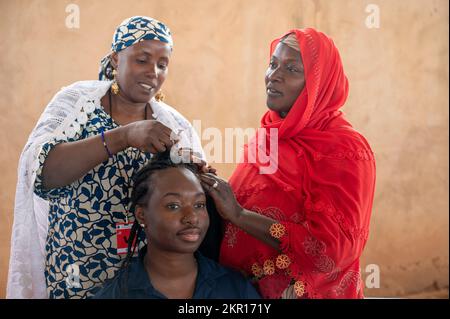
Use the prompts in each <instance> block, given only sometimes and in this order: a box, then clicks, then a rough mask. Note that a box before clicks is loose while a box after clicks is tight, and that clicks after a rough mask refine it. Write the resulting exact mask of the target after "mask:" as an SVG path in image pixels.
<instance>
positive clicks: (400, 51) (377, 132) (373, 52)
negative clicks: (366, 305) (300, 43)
mask: <svg viewBox="0 0 450 319" xmlns="http://www.w3.org/2000/svg"><path fill="white" fill-rule="evenodd" d="M71 3H74V4H77V5H78V6H79V8H80V28H78V29H69V28H67V27H66V25H65V21H66V17H67V16H68V15H69V13H66V12H65V9H66V6H67V5H69V4H71ZM371 3H373V4H376V5H378V7H379V8H380V18H381V19H380V22H381V25H380V28H378V29H377V28H374V29H369V28H367V27H366V24H365V20H366V17H367V16H368V15H369V13H367V12H365V8H366V6H367V5H368V4H371ZM448 9H449V8H448V1H447V0H432V1H430V0H401V1H397V0H372V1H365V0H317V1H312V0H278V1H269V0H267V1H266V0H242V1H238V0H228V1H218V0H191V1H179V0H158V1H151V0H148V1H143V0H142V1H139V0H135V1H131V0H130V1H118V0H109V1H100V0H96V1H91V0H89V1H87V0H77V1H75V0H74V1H64V0H61V1H56V0H17V1H16V0H15V1H8V0H0V31H1V34H2V40H1V41H0V147H1V148H0V167H1V172H2V176H3V178H2V183H1V191H0V214H1V215H0V218H1V219H0V221H1V223H0V229H1V230H0V297H4V295H5V286H6V276H7V269H8V262H9V242H10V234H11V225H12V222H13V203H14V193H15V184H16V175H17V163H18V158H19V156H20V152H21V150H22V148H23V146H24V144H25V142H26V139H27V137H28V134H29V133H30V131H31V130H32V128H33V127H34V125H35V123H36V121H37V119H38V117H39V115H40V114H41V112H42V111H43V109H44V107H45V106H46V104H47V103H48V102H49V100H50V99H51V98H52V96H53V95H54V94H55V93H56V92H57V91H58V90H59V89H60V88H61V87H62V86H64V85H68V84H70V83H72V82H74V81H78V80H87V79H96V77H97V71H98V62H99V60H100V59H101V57H102V56H104V55H105V54H106V53H107V52H108V50H109V48H110V43H111V38H112V34H113V32H114V30H115V27H116V26H117V25H118V24H119V23H120V22H121V21H122V20H123V19H124V18H126V17H129V16H132V15H148V16H152V17H154V18H157V19H160V20H161V21H163V22H165V23H167V24H168V25H169V27H170V28H171V30H172V33H173V36H174V42H175V47H174V54H173V56H172V60H171V64H170V74H169V77H168V80H167V82H166V84H165V86H164V91H165V93H166V96H167V99H166V101H167V102H168V103H169V104H171V105H173V106H175V107H176V108H177V109H178V110H179V111H180V112H181V113H183V114H184V115H185V116H186V117H187V118H188V119H189V120H191V121H192V120H194V119H197V120H201V121H202V126H203V127H217V128H218V129H220V130H221V131H222V132H224V129H225V128H227V127H228V128H234V127H240V128H248V127H254V128H256V127H258V124H259V120H260V117H261V115H262V114H263V112H264V111H265V103H264V101H265V92H264V72H265V68H266V66H267V63H268V48H269V43H270V41H271V40H272V39H273V38H275V37H277V36H279V35H281V34H283V33H284V32H285V31H287V30H288V29H290V28H293V27H300V28H302V27H308V26H310V27H315V28H318V29H319V30H321V31H323V32H325V33H327V34H328V35H330V36H331V37H332V38H333V39H334V41H335V43H336V45H337V46H338V48H339V49H340V52H341V56H342V59H343V62H344V67H345V70H346V73H347V76H348V78H349V81H350V96H349V99H348V101H347V103H346V105H345V107H344V112H345V113H346V115H347V117H348V119H349V120H350V121H351V122H352V123H353V125H354V126H355V128H356V129H358V130H359V131H360V132H362V133H363V134H364V135H365V136H366V138H367V139H368V140H369V142H370V143H371V145H372V148H373V150H374V152H375V154H376V159H377V189H376V196H375V203H374V208H373V218H372V223H371V234H370V238H369V242H368V245H367V247H366V250H365V253H364V256H363V259H362V267H363V269H362V270H363V272H364V270H365V266H366V265H369V264H376V265H378V266H379V267H380V271H381V277H380V282H381V287H380V288H379V289H367V288H366V289H365V293H366V295H367V296H426V297H433V296H434V297H436V296H440V297H442V296H443V297H447V298H448V270H449V268H448V251H449V247H448V235H449V233H448V225H449V224H448V208H449V205H448V203H449V201H448V199H449V198H448V186H449V184H448V182H449V180H448V176H449V175H448V173H449V171H448V138H449V135H448V132H449V131H448V129H449V127H448V102H449V101H448V84H449V83H448V82H449V81H448V79H449V77H448V76H449V72H448V71H449V65H448V31H449V30H448V23H449V20H448ZM206 143H208V140H204V141H203V144H204V145H205V144H206ZM214 166H215V167H217V168H218V169H219V173H220V174H221V175H223V176H225V177H229V176H230V174H231V172H232V170H233V168H234V166H235V164H214ZM363 274H364V273H363ZM363 278H364V276H363ZM417 294H419V295H417Z"/></svg>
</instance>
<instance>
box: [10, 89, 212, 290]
mask: <svg viewBox="0 0 450 319" xmlns="http://www.w3.org/2000/svg"><path fill="white" fill-rule="evenodd" d="M111 83H112V82H111V81H81V82H76V83H74V84H72V85H70V86H68V87H63V88H62V89H61V90H60V91H59V92H58V93H57V94H56V95H55V96H54V97H53V99H52V100H51V101H50V103H49V104H48V105H47V107H46V108H45V110H44V112H43V113H42V115H41V117H40V118H39V120H38V122H37V124H36V127H35V128H34V129H33V131H32V132H31V134H30V136H29V138H28V141H27V143H26V145H25V148H24V149H23V151H22V154H21V156H20V160H19V166H18V181H17V188H16V198H15V206H14V224H13V229H12V236H11V255H10V262H9V272H8V284H7V290H6V297H7V298H48V294H47V288H46V282H45V276H44V270H45V242H46V238H47V233H48V213H49V209H50V207H49V202H48V201H46V200H44V199H42V198H40V197H39V196H37V195H36V194H35V193H34V182H35V179H36V171H37V170H38V168H39V160H38V156H39V154H40V152H41V150H42V147H43V145H44V144H45V143H47V142H49V141H51V140H53V139H55V138H56V139H57V140H61V141H67V140H68V139H69V138H71V137H74V136H75V134H76V133H77V132H78V131H79V130H80V129H82V128H83V126H84V125H85V124H86V122H87V120H88V116H89V114H90V113H92V112H93V111H94V110H95V109H96V108H101V105H100V99H101V98H102V97H103V96H104V95H105V94H106V92H107V91H108V89H109V87H110V86H111ZM150 104H151V106H152V109H153V112H154V113H153V115H154V117H155V118H156V120H158V121H160V122H162V123H163V124H165V125H166V126H168V127H169V128H171V129H172V130H173V131H175V132H176V133H178V132H180V130H181V131H182V133H181V141H180V142H179V143H177V144H176V146H177V148H180V147H190V148H192V149H193V150H194V151H195V152H197V153H199V154H201V157H202V158H203V159H205V155H204V153H203V150H202V148H201V143H200V140H199V139H198V136H197V134H196V133H195V132H194V130H193V128H192V126H191V125H190V124H189V122H188V121H187V120H186V119H185V118H184V117H183V116H182V115H181V114H180V113H178V112H177V111H176V110H174V109H173V108H171V107H170V106H168V105H167V104H165V103H162V102H157V101H156V100H154V99H152V100H151V101H150Z"/></svg>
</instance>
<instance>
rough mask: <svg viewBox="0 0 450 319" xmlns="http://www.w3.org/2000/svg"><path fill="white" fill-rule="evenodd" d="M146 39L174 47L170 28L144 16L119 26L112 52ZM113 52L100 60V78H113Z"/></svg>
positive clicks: (131, 19) (125, 21)
mask: <svg viewBox="0 0 450 319" xmlns="http://www.w3.org/2000/svg"><path fill="white" fill-rule="evenodd" d="M144 40H158V41H161V42H164V43H167V44H169V45H170V48H172V47H173V41H172V35H171V33H170V30H169V28H168V27H167V26H166V25H165V24H164V23H162V22H160V21H158V20H156V19H153V18H149V17H143V16H136V17H131V18H128V19H125V20H124V21H122V23H121V24H120V25H119V26H118V27H117V29H116V32H115V33H114V36H113V42H112V45H111V51H112V52H120V51H122V50H124V49H126V48H128V47H130V46H132V45H133V44H136V43H138V42H140V41H144ZM112 52H111V53H109V54H108V55H107V56H105V57H104V58H103V59H102V60H101V62H100V71H99V74H98V77H99V80H112V79H113V75H112V71H113V67H112V65H111V54H112Z"/></svg>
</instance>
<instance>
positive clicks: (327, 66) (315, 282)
mask: <svg viewBox="0 0 450 319" xmlns="http://www.w3.org/2000/svg"><path fill="white" fill-rule="evenodd" d="M290 33H295V35H296V37H297V40H298V43H299V46H300V51H301V53H300V54H301V58H302V61H303V64H304V72H305V83H306V84H305V87H304V89H303V90H302V92H301V93H300V95H299V97H298V98H297V100H296V101H295V103H294V105H293V106H292V108H291V109H290V111H289V113H288V114H287V116H286V117H285V118H281V117H280V116H279V115H278V113H277V112H274V111H268V112H267V113H266V114H264V116H263V118H262V120H261V127H262V128H263V129H265V131H266V136H267V137H266V140H263V141H265V143H266V146H267V145H269V137H268V136H269V135H270V134H269V133H270V131H269V129H270V128H276V129H278V154H277V156H278V169H277V170H276V172H275V173H274V174H260V168H261V167H263V166H265V165H263V164H261V163H259V162H257V163H248V159H249V155H251V154H253V155H252V156H255V155H254V154H255V150H256V149H257V147H258V148H261V147H262V146H264V145H261V142H258V138H257V137H255V138H254V139H252V141H250V142H249V144H248V145H246V147H245V149H244V158H243V159H244V160H243V163H240V164H239V165H238V167H237V168H236V170H235V171H234V173H233V176H232V177H231V179H230V184H231V186H232V188H233V190H234V192H235V194H236V197H237V199H238V201H239V203H240V204H241V205H242V206H243V207H245V208H246V209H249V210H252V211H255V212H257V213H260V214H263V215H266V216H268V217H270V218H272V219H274V220H276V221H277V222H278V223H277V224H275V226H273V227H271V234H272V235H273V236H274V237H276V238H279V240H280V242H281V245H280V247H281V251H277V250H275V249H273V248H271V247H269V246H268V245H266V244H264V243H263V242H261V241H259V240H257V239H255V238H253V237H252V236H250V235H248V234H246V233H245V232H243V231H242V230H240V229H238V228H237V227H236V226H234V225H232V224H227V226H226V233H225V237H224V240H223V242H222V247H221V262H222V263H223V264H225V265H228V266H231V267H234V268H237V269H240V270H242V271H244V272H246V273H247V274H249V275H250V276H253V278H255V280H256V281H257V284H258V287H259V289H260V292H261V294H262V295H263V297H265V298H279V297H282V296H284V297H286V296H291V297H292V296H296V297H301V298H361V297H362V296H363V293H362V288H363V287H362V286H361V284H362V280H361V273H360V265H359V258H360V256H361V253H362V251H363V248H364V246H365V244H366V241H367V237H368V231H369V221H370V215H371V210H372V203H373V196H374V189H375V160H374V157H373V153H372V151H371V149H370V146H369V144H368V143H367V141H366V139H365V138H364V137H363V136H362V135H361V134H359V133H358V132H357V131H356V130H354V129H353V128H352V126H351V124H350V123H349V122H347V121H346V120H345V119H344V116H343V113H342V112H341V111H339V109H340V108H341V107H342V106H343V105H344V103H345V101H346V99H347V95H348V80H347V77H346V76H345V74H344V71H343V68H342V62H341V59H340V56H339V52H338V50H337V48H336V47H335V45H334V43H333V41H332V40H331V39H330V38H329V37H328V36H326V35H325V34H323V33H321V32H318V31H316V30H314V29H311V28H308V29H304V30H297V29H296V30H291V31H289V32H288V33H287V34H290ZM281 38H282V37H281ZM281 38H279V39H276V40H274V41H273V42H272V44H271V50H270V53H271V54H272V52H273V51H274V49H275V47H276V45H277V44H278V43H279V41H280V39H281ZM263 143H264V142H263ZM268 147H270V145H269V146H268ZM260 151H261V150H259V152H260ZM266 153H269V150H267V151H266ZM256 157H257V155H256ZM266 166H267V165H266ZM288 287H290V288H289V289H288Z"/></svg>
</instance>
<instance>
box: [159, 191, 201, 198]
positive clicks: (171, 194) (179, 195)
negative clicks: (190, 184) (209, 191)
mask: <svg viewBox="0 0 450 319" xmlns="http://www.w3.org/2000/svg"><path fill="white" fill-rule="evenodd" d="M204 195H205V193H203V192H198V193H196V194H195V195H194V196H195V197H199V196H204ZM168 196H176V197H181V194H180V193H172V192H170V193H165V194H164V196H163V198H164V197H168Z"/></svg>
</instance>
